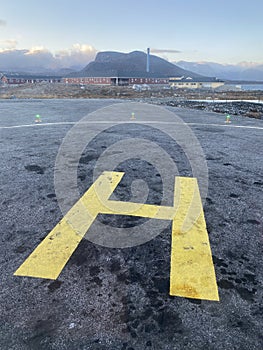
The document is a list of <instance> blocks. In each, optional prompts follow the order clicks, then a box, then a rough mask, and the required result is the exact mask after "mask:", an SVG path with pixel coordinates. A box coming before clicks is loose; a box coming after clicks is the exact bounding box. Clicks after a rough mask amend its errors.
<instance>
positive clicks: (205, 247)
mask: <svg viewBox="0 0 263 350" xmlns="http://www.w3.org/2000/svg"><path fill="white" fill-rule="evenodd" d="M123 175H124V173H120V172H104V173H103V174H102V175H101V176H100V177H99V178H98V179H97V180H96V181H95V182H94V184H93V185H92V186H91V187H90V188H89V189H88V191H87V192H86V193H85V194H84V195H83V196H82V197H81V198H80V199H79V201H78V202H77V203H76V204H75V205H74V206H73V207H72V208H71V209H70V210H69V212H68V213H67V214H66V215H65V216H64V218H63V219H62V220H61V221H60V222H59V223H58V224H57V225H56V226H55V227H54V229H53V230H52V231H51V232H50V233H49V234H48V235H47V237H46V238H45V239H44V240H43V241H42V242H41V243H40V244H39V245H38V246H37V248H36V249H35V250H34V251H33V252H32V253H31V255H30V256H29V257H28V258H27V259H26V260H25V261H24V263H23V264H22V265H21V266H20V267H19V268H18V269H17V271H16V272H15V275H16V276H30V277H40V278H49V279H56V278H57V277H58V276H59V274H60V273H61V271H62V269H63V268H64V266H65V265H66V263H67V261H68V260H69V259H70V257H71V255H72V254H73V252H74V251H75V249H76V248H77V246H78V244H79V243H80V241H81V240H82V238H83V237H84V235H85V234H86V232H87V231H88V229H89V227H90V226H91V224H92V223H93V221H94V220H95V219H96V217H97V215H98V214H118V215H131V216H140V217H146V218H154V219H161V220H172V221H173V224H172V249H171V272H170V294H171V295H174V296H181V297H187V298H197V299H208V300H219V297H218V291H217V284H216V278H215V271H214V266H213V261H212V256H211V249H210V244H209V239H208V234H207V231H206V224H205V218H204V213H203V208H202V202H201V198H200V194H199V189H198V184H197V181H196V179H194V178H185V177H177V178H176V181H175V186H174V188H175V191H174V206H173V207H168V206H157V205H151V204H140V203H131V202H121V201H112V200H109V197H110V195H111V194H112V193H113V191H114V189H115V188H116V187H117V185H118V183H119V182H120V181H121V178H122V177H123Z"/></svg>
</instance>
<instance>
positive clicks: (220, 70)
mask: <svg viewBox="0 0 263 350" xmlns="http://www.w3.org/2000/svg"><path fill="white" fill-rule="evenodd" d="M174 63H176V65H178V66H179V67H181V68H182V69H188V70H191V71H193V72H195V73H197V74H203V75H208V76H215V77H217V78H219V79H225V80H250V81H263V64H257V63H247V62H242V63H239V64H236V65H231V64H220V63H215V62H186V61H179V62H174Z"/></svg>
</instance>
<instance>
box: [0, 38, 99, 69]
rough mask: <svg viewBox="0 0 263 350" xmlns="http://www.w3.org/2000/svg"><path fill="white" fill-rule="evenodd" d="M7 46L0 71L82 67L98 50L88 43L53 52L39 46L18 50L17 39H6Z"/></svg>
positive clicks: (2, 56) (0, 54) (0, 62)
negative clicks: (16, 47)
mask: <svg viewBox="0 0 263 350" xmlns="http://www.w3.org/2000/svg"><path fill="white" fill-rule="evenodd" d="M5 43H6V47H7V46H8V45H7V44H9V48H5V49H2V50H0V71H1V70H2V71H5V70H9V71H11V70H13V71H32V70H35V71H37V70H39V72H41V71H43V70H57V69H61V68H69V67H76V68H82V67H84V66H86V65H87V64H88V63H89V62H90V61H93V60H94V58H95V55H96V53H97V50H96V49H95V48H94V47H92V46H90V45H86V44H74V45H73V46H72V48H70V49H65V50H61V51H58V52H56V53H52V52H51V51H49V50H48V49H46V48H44V47H42V46H37V47H32V48H31V49H24V50H21V49H20V50H18V49H15V48H12V45H13V47H15V46H16V44H17V43H16V41H15V40H14V41H12V40H9V41H7V40H6V41H5Z"/></svg>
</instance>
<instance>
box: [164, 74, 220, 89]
mask: <svg viewBox="0 0 263 350" xmlns="http://www.w3.org/2000/svg"><path fill="white" fill-rule="evenodd" d="M169 84H170V86H171V87H173V88H178V89H216V88H218V87H220V86H223V85H224V84H225V82H224V81H223V80H219V79H216V78H206V77H200V78H191V77H187V78H185V77H184V76H182V77H173V78H169Z"/></svg>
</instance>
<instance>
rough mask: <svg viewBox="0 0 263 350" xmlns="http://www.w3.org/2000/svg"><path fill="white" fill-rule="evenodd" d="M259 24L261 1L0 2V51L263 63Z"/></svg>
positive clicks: (69, 60) (262, 10)
mask: <svg viewBox="0 0 263 350" xmlns="http://www.w3.org/2000/svg"><path fill="white" fill-rule="evenodd" d="M262 23H263V0H132V1H131V0H97V1H96V0H92V1H89V0H45V1H43V0H8V1H6V0H1V12H0V54H1V52H4V51H5V52H6V51H8V50H9V51H10V50H13V51H15V50H16V51H17V50H22V49H25V50H28V51H27V53H28V54H31V56H32V57H33V55H34V53H36V52H37V53H38V54H39V53H40V51H43V52H44V53H45V55H46V57H47V55H49V56H50V54H51V55H53V56H54V55H56V57H57V58H58V59H62V61H63V60H64V61H63V62H64V63H63V64H64V65H66V63H68V64H72V62H74V59H75V60H76V61H78V58H79V57H80V59H79V63H81V62H82V61H83V62H84V61H85V60H86V61H87V60H91V59H93V58H94V55H95V53H96V52H97V51H106V50H112V51H121V52H130V51H133V50H146V48H147V47H150V48H151V49H152V52H154V49H159V50H166V51H165V52H157V53H156V54H157V55H159V56H162V57H164V58H166V59H169V60H171V61H179V60H186V61H214V62H219V63H226V64H235V63H239V62H242V61H247V62H257V63H263V38H262V33H263V24H262ZM173 50H175V51H176V50H178V51H180V52H172V51H173ZM43 52H42V53H43ZM6 57H7V56H6ZM43 57H44V56H43Z"/></svg>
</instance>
